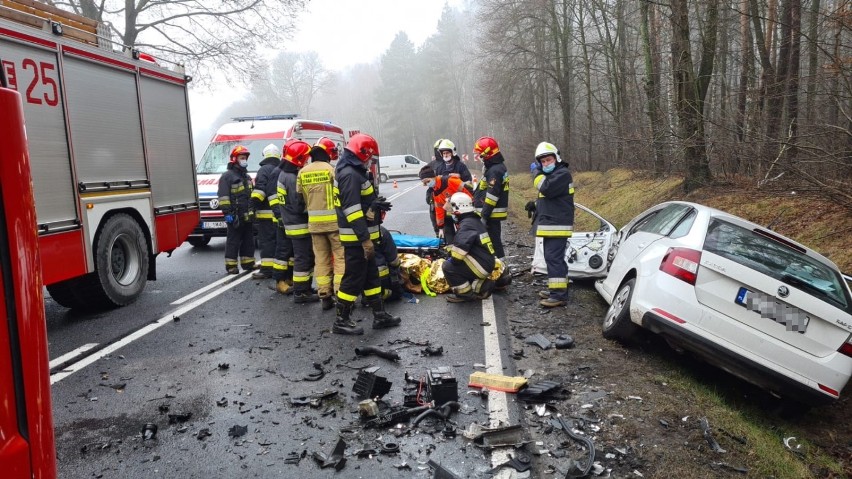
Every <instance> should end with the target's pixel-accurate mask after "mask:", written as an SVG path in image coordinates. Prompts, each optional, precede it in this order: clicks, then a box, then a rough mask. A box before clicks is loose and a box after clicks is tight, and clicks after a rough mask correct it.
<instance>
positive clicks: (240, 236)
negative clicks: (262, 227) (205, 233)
mask: <svg viewBox="0 0 852 479" xmlns="http://www.w3.org/2000/svg"><path fill="white" fill-rule="evenodd" d="M249 154H250V153H249V150H248V148H246V147H244V146H242V145H237V146H236V147H234V149H233V150H231V158H230V161H228V169H227V170H226V171H225V172H224V173H222V176H220V177H219V209H221V210H222V214H224V215H225V223H226V224H227V225H228V237H227V240H226V242H225V270H226V271H227V272H228V274H238V273H239V272H240V270H239V268H238V265H239V266H242V268H243V270H244V271H249V270H252V269H254V229H253V227H252V222H253V221H254V210H253V209H252V208H251V193H252V181H251V177H249V175H248V171H247V168H248V159H249ZM238 254H239V261H238V260H237V255H238Z"/></svg>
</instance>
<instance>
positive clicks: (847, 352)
mask: <svg viewBox="0 0 852 479" xmlns="http://www.w3.org/2000/svg"><path fill="white" fill-rule="evenodd" d="M837 352H839V353H840V354H842V355H844V356H849V357H850V358H852V337H850V338H849V339H847V340H846V342H845V343H843V345H842V346H840V348H839V349H838V350H837Z"/></svg>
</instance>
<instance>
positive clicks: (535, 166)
mask: <svg viewBox="0 0 852 479" xmlns="http://www.w3.org/2000/svg"><path fill="white" fill-rule="evenodd" d="M537 169H538V162H537V161H533V162H532V163H530V173H535V170H537Z"/></svg>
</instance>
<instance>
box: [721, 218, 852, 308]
mask: <svg viewBox="0 0 852 479" xmlns="http://www.w3.org/2000/svg"><path fill="white" fill-rule="evenodd" d="M704 249H705V250H706V251H709V252H711V253H715V254H718V255H719V256H723V257H725V258H728V259H730V260H731V261H735V262H737V263H739V264H742V265H744V266H747V267H749V268H751V269H754V270H756V271H759V272H761V273H763V274H766V275H768V276H771V277H773V278H775V279H777V280H779V281H781V282H783V283H785V284H789V285H790V286H793V287H795V288H798V289H800V290H802V291H804V292H806V293H808V294H810V295H811V296H813V297H815V298H818V299H820V300H822V301H824V302H826V303H829V304H831V305H832V306H834V307H839V308H840V309H842V310H844V311H846V312H848V313H850V314H852V301H850V298H849V297H848V293H847V292H846V288H845V287H844V285H843V277H842V276H841V274H840V272H839V271H836V270H834V269H832V268H831V267H830V266H828V265H826V264H823V263H821V262H819V261H817V260H815V259H813V258H810V257H808V256H807V255H805V254H803V253H802V252H799V251H796V250H794V249H792V248H790V247H789V246H786V245H784V244H782V243H779V242H777V241H773V240H772V239H770V238H767V237H766V236H763V235H758V234H756V233H755V232H754V231H752V230H749V229H746V228H742V227H740V226H737V225H734V224H731V223H728V222H727V221H722V220H720V219H714V220H712V221H711V222H710V226H709V227H708V229H707V236H706V237H705V239H704Z"/></svg>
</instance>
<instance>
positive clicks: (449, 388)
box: [426, 366, 459, 404]
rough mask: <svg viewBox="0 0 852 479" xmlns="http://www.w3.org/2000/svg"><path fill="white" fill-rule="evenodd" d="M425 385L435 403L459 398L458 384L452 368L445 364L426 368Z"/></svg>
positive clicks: (443, 402)
mask: <svg viewBox="0 0 852 479" xmlns="http://www.w3.org/2000/svg"><path fill="white" fill-rule="evenodd" d="M426 387H427V389H428V391H429V397H430V398H431V400H432V401H434V402H435V404H445V403H447V402H450V401H458V400H459V385H458V383H457V382H456V378H455V376H454V375H453V370H452V369H450V368H449V367H446V366H441V367H437V368H432V369H427V370H426Z"/></svg>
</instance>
